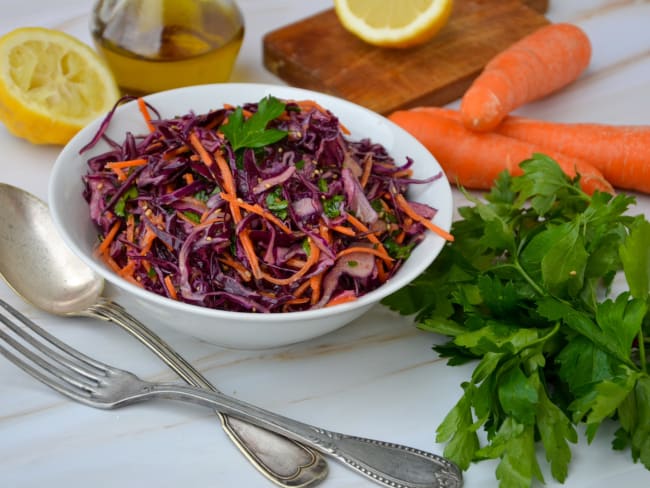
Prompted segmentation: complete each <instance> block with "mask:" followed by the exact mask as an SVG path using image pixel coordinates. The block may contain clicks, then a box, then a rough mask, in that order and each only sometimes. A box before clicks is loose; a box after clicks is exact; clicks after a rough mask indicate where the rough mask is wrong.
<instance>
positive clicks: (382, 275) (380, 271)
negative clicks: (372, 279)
mask: <svg viewBox="0 0 650 488" xmlns="http://www.w3.org/2000/svg"><path fill="white" fill-rule="evenodd" d="M375 266H377V278H378V279H379V281H380V283H386V280H387V279H388V274H387V273H386V269H385V268H384V261H382V260H381V259H380V258H377V259H375Z"/></svg>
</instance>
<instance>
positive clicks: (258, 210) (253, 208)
mask: <svg viewBox="0 0 650 488" xmlns="http://www.w3.org/2000/svg"><path fill="white" fill-rule="evenodd" d="M221 198H223V199H224V200H226V201H227V202H228V203H236V205H237V206H238V207H239V208H242V209H244V210H246V211H247V212H251V213H254V214H257V215H259V216H260V217H264V218H265V219H266V220H268V221H269V222H273V223H274V224H275V225H277V226H278V227H279V228H280V229H282V231H283V232H284V233H285V234H291V229H290V228H289V227H287V225H286V224H285V223H284V222H282V221H281V220H280V219H279V218H277V217H276V216H275V215H273V214H272V213H271V212H267V211H266V210H264V209H263V208H262V207H261V206H260V205H259V204H257V203H255V204H251V203H246V202H245V201H243V200H242V199H238V198H234V197H233V196H232V195H230V194H228V193H223V192H222V193H221ZM235 200H236V202H235Z"/></svg>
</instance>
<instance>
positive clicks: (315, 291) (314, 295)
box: [309, 271, 325, 305]
mask: <svg viewBox="0 0 650 488" xmlns="http://www.w3.org/2000/svg"><path fill="white" fill-rule="evenodd" d="M323 276H325V272H324V271H323V272H321V273H318V274H317V275H314V276H312V277H311V278H309V287H310V288H311V301H310V303H311V304H312V305H314V304H316V303H318V300H320V296H321V291H322V284H323Z"/></svg>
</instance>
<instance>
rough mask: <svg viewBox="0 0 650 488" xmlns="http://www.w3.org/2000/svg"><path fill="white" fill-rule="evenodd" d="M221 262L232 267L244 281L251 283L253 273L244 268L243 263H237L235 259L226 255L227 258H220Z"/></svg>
mask: <svg viewBox="0 0 650 488" xmlns="http://www.w3.org/2000/svg"><path fill="white" fill-rule="evenodd" d="M219 261H221V262H222V263H223V264H226V265H228V266H230V267H231V268H232V269H234V270H235V271H236V272H237V273H238V274H239V276H241V277H242V279H243V280H244V281H250V280H251V278H252V275H251V272H250V271H248V270H247V269H246V266H244V265H243V264H242V263H240V262H239V261H236V260H235V258H233V257H232V256H230V255H229V254H226V255H225V256H222V257H220V258H219Z"/></svg>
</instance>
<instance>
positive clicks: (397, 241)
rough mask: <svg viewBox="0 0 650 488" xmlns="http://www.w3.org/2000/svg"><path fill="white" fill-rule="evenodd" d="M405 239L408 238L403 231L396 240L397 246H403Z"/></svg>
mask: <svg viewBox="0 0 650 488" xmlns="http://www.w3.org/2000/svg"><path fill="white" fill-rule="evenodd" d="M405 238H406V232H404V231H402V232H400V233H399V234H397V237H396V238H395V242H396V243H397V244H402V243H403V242H404V239H405Z"/></svg>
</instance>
